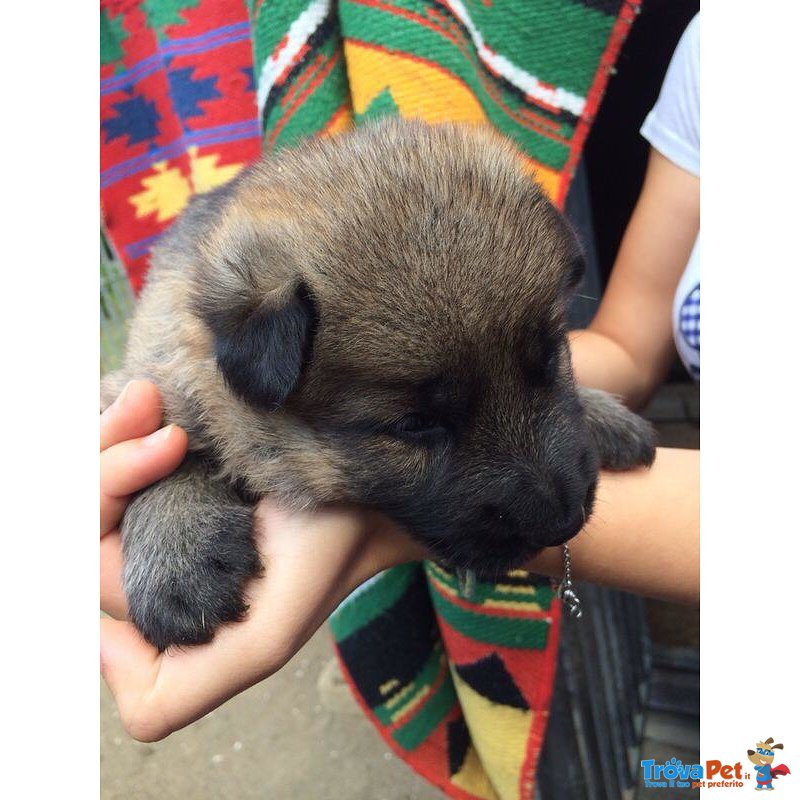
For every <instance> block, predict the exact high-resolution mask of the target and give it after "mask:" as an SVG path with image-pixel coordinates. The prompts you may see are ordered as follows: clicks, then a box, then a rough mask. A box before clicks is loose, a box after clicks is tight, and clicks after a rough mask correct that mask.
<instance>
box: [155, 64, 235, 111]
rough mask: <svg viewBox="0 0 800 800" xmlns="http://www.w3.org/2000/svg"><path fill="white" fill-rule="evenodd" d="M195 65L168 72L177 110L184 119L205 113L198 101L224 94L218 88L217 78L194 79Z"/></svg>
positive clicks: (213, 98)
mask: <svg viewBox="0 0 800 800" xmlns="http://www.w3.org/2000/svg"><path fill="white" fill-rule="evenodd" d="M193 72H194V67H184V68H183V69H175V70H170V71H169V72H167V76H168V77H169V88H170V92H171V94H172V98H173V101H174V103H175V110H176V111H177V112H178V116H179V117H180V118H181V119H182V120H187V119H190V118H191V117H200V116H202V115H203V109H202V108H200V106H199V105H198V103H200V102H201V101H203V100H216V99H217V98H219V97H222V95H221V94H220V93H219V90H218V89H217V86H216V83H217V78H216V77H215V76H212V77H210V78H201V79H200V80H193V79H192V73H193Z"/></svg>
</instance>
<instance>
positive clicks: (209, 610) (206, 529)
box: [123, 498, 261, 651]
mask: <svg viewBox="0 0 800 800" xmlns="http://www.w3.org/2000/svg"><path fill="white" fill-rule="evenodd" d="M138 499H139V498H137V499H136V500H134V501H133V503H131V506H130V507H129V508H128V512H127V513H126V521H127V520H128V518H129V517H130V520H131V521H130V523H129V525H135V526H147V525H152V526H154V527H151V528H150V529H149V530H148V529H146V528H141V527H140V529H139V530H138V531H136V535H135V537H132V536H130V534H131V530H130V528H129V529H128V530H127V531H125V530H124V527H123V538H124V539H125V538H127V539H128V541H129V542H131V543H133V544H132V546H130V547H128V548H126V552H125V565H124V568H123V586H124V589H125V594H126V596H127V598H128V613H129V616H130V618H131V620H132V621H133V623H134V624H135V625H136V627H137V628H138V629H139V630H140V631H141V633H142V635H143V636H144V637H145V639H147V641H148V642H150V644H152V645H153V646H154V647H156V648H158V650H159V651H162V650H165V649H166V648H167V647H169V646H170V645H192V644H203V643H204V642H208V641H210V640H211V638H212V637H213V635H214V631H215V630H216V629H217V628H218V627H219V626H220V625H222V624H223V623H225V622H237V621H239V620H240V619H242V617H243V616H244V614H245V612H246V611H247V605H246V603H245V601H244V588H245V584H246V582H247V581H248V579H250V578H252V577H254V576H256V575H258V574H259V573H260V571H261V562H260V560H259V557H258V552H257V550H256V548H255V545H254V544H253V540H252V524H253V521H252V513H251V511H250V509H249V508H247V507H245V506H230V505H228V506H217V507H213V506H210V505H209V506H205V508H204V509H203V513H202V514H199V513H196V512H197V511H198V509H195V510H194V511H195V513H193V514H192V515H191V516H188V515H180V516H176V517H173V518H171V519H163V518H162V519H161V520H158V519H154V518H153V516H152V515H151V514H148V513H145V514H137V508H136V503H137V501H138ZM124 525H125V523H123V526H124ZM165 525H168V526H170V527H171V530H168V531H165V530H164V526H165ZM176 526H183V527H182V529H178V528H176ZM187 526H189V527H187ZM126 534H127V537H126Z"/></svg>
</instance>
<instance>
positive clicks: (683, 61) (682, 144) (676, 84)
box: [641, 14, 700, 177]
mask: <svg viewBox="0 0 800 800" xmlns="http://www.w3.org/2000/svg"><path fill="white" fill-rule="evenodd" d="M641 133H642V136H644V138H645V139H647V141H648V142H650V144H651V145H653V147H654V148H655V149H656V150H658V152H659V153H661V154H662V155H663V156H666V157H667V158H668V159H669V160H670V161H672V162H673V163H675V164H677V165H678V166H679V167H682V168H683V169H685V170H686V171H687V172H690V173H691V174H692V175H697V176H698V177H699V176H700V15H699V14H697V15H696V16H695V18H694V19H693V20H692V21H691V22H690V23H689V25H688V27H687V28H686V30H685V31H684V32H683V36H681V40H680V41H679V42H678V46H677V48H676V49H675V53H674V54H673V56H672V61H670V64H669V69H668V70H667V75H666V77H665V78H664V83H663V85H662V87H661V94H660V95H659V96H658V101H657V102H656V104H655V106H654V107H653V110H652V111H651V112H650V113H649V114H648V115H647V119H645V121H644V125H642V130H641Z"/></svg>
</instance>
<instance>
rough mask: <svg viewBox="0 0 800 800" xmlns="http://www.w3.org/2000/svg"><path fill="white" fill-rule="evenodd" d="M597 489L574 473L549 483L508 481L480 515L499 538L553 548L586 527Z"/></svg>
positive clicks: (522, 478)
mask: <svg viewBox="0 0 800 800" xmlns="http://www.w3.org/2000/svg"><path fill="white" fill-rule="evenodd" d="M595 488H596V479H595V478H590V479H584V478H583V477H582V476H579V475H576V474H574V473H572V474H568V475H555V476H552V477H551V478H550V479H549V480H546V481H534V480H531V478H530V477H529V476H527V475H522V476H519V477H518V478H516V479H514V480H511V481H506V483H505V485H504V486H503V490H502V492H497V494H496V495H495V497H493V498H492V499H491V501H489V502H485V503H482V504H481V505H480V507H479V511H478V516H479V519H480V522H481V524H482V526H485V527H486V528H488V529H490V530H492V531H493V532H495V533H496V534H498V535H500V536H505V537H517V536H520V535H522V536H524V537H525V538H526V539H529V540H532V541H535V543H536V545H537V546H539V547H554V546H556V545H559V544H563V543H564V542H566V541H568V540H569V539H571V538H572V537H573V536H575V534H577V533H578V531H580V529H581V528H582V527H583V525H584V524H585V522H586V520H587V519H588V517H589V515H590V514H591V510H592V504H593V502H594V493H595ZM487 499H488V498H487Z"/></svg>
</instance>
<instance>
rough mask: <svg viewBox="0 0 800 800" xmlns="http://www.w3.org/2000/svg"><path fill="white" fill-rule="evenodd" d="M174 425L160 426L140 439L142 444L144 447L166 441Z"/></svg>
mask: <svg viewBox="0 0 800 800" xmlns="http://www.w3.org/2000/svg"><path fill="white" fill-rule="evenodd" d="M174 427H175V426H174V425H167V427H166V428H161V429H160V430H157V431H156V432H155V433H151V434H150V435H149V436H146V437H145V438H144V439H143V440H142V444H143V445H145V446H146V447H157V446H158V445H160V444H163V443H164V442H166V441H167V439H169V436H170V434H171V433H172V429H173V428H174Z"/></svg>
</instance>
